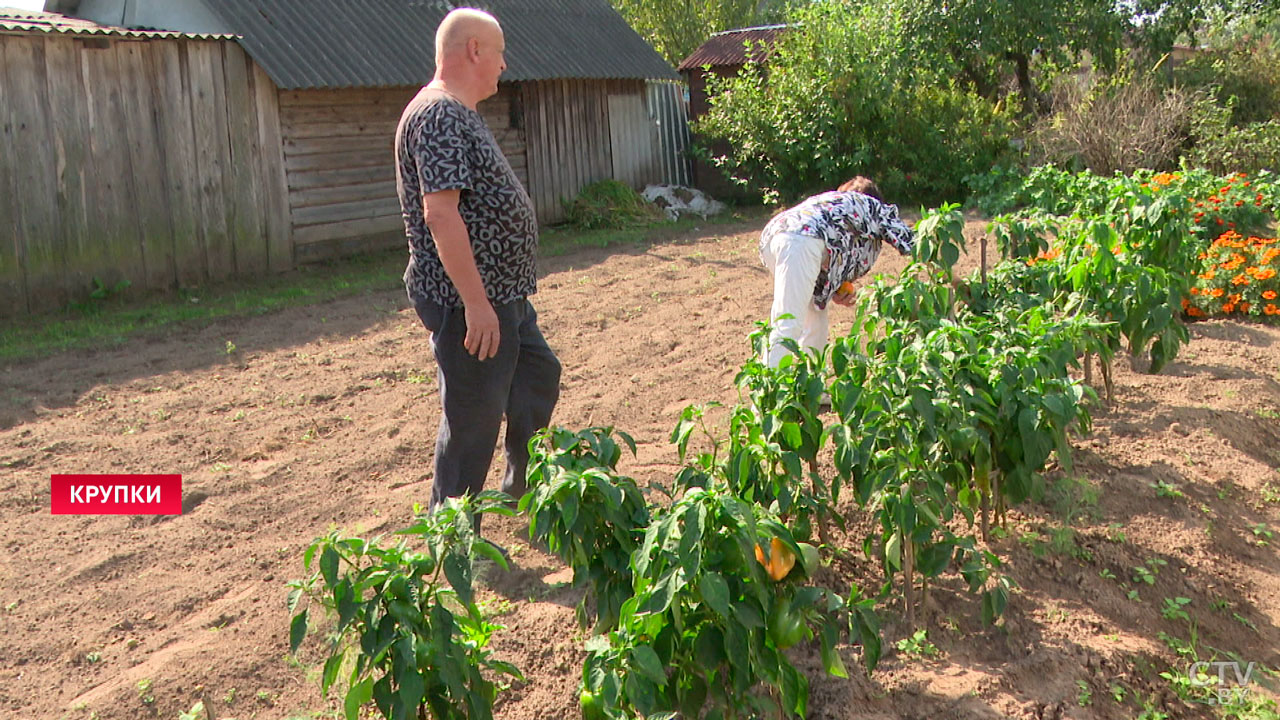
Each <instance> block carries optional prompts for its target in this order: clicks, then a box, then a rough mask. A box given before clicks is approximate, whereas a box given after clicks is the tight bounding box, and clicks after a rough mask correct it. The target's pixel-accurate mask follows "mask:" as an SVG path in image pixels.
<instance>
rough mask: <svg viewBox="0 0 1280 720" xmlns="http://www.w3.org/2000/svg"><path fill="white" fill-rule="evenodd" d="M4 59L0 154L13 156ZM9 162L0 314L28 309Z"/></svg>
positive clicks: (4, 177)
mask: <svg viewBox="0 0 1280 720" xmlns="http://www.w3.org/2000/svg"><path fill="white" fill-rule="evenodd" d="M8 65H9V63H8V61H7V60H5V53H4V52H3V51H0V157H6V158H8V157H13V155H14V153H13V123H14V118H13V102H14V98H13V95H14V93H13V91H12V90H11V89H10V85H9V80H8V74H7V73H8ZM15 169H16V168H15V167H14V166H13V164H12V163H0V317H6V316H12V315H20V314H24V313H26V312H28V307H27V281H26V266H25V263H24V262H23V257H22V235H21V234H20V233H19V232H18V206H17V198H16V197H14V191H13V185H14V177H13V172H14V170H15Z"/></svg>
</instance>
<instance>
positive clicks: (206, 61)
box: [187, 45, 235, 280]
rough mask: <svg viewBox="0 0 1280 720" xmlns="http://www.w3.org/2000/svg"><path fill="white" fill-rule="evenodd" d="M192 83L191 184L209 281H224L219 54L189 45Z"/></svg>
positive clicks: (227, 261)
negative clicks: (193, 168)
mask: <svg viewBox="0 0 1280 720" xmlns="http://www.w3.org/2000/svg"><path fill="white" fill-rule="evenodd" d="M187 49H188V53H187V59H188V62H189V65H190V78H191V118H192V126H193V127H194V128H195V149H196V182H197V186H198V187H199V188H200V220H201V223H202V225H203V227H204V251H205V262H206V263H207V266H208V268H209V277H210V278H211V279H213V280H223V279H225V278H227V277H228V276H230V275H231V273H232V271H233V269H234V268H235V258H234V256H233V254H232V253H233V249H232V244H231V237H230V229H229V227H228V224H229V223H228V222H227V220H228V218H227V207H226V192H225V183H226V180H225V177H226V171H225V166H226V164H227V160H228V156H229V155H230V151H229V150H228V149H227V147H226V145H227V115H226V112H225V111H224V110H223V107H224V101H223V99H224V96H223V95H222V94H221V91H222V90H223V89H224V88H225V83H224V82H223V80H222V49H221V48H220V47H218V46H216V45H215V46H202V45H188V46H187Z"/></svg>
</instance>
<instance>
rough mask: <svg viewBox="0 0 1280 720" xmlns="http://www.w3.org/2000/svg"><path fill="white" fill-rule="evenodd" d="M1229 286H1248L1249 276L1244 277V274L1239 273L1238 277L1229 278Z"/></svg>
mask: <svg viewBox="0 0 1280 720" xmlns="http://www.w3.org/2000/svg"><path fill="white" fill-rule="evenodd" d="M1231 284H1232V285H1248V284H1249V276H1248V275H1245V274H1244V273H1240V274H1239V275H1237V276H1235V277H1233V278H1231Z"/></svg>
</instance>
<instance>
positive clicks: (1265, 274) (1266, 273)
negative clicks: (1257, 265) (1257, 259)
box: [1253, 268, 1276, 280]
mask: <svg viewBox="0 0 1280 720" xmlns="http://www.w3.org/2000/svg"><path fill="white" fill-rule="evenodd" d="M1253 276H1254V277H1255V278H1257V279H1259V280H1270V279H1271V278H1273V277H1275V276H1276V271H1275V268H1263V269H1262V270H1259V271H1258V272H1256V273H1254V274H1253Z"/></svg>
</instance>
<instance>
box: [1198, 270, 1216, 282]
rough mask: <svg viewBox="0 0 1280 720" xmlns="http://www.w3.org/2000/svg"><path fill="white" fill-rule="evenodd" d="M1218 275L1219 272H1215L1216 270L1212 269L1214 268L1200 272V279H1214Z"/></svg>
mask: <svg viewBox="0 0 1280 720" xmlns="http://www.w3.org/2000/svg"><path fill="white" fill-rule="evenodd" d="M1217 276H1218V274H1217V273H1215V272H1214V271H1212V270H1209V271H1208V272H1203V273H1200V279H1201V280H1212V279H1214V278H1215V277H1217Z"/></svg>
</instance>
